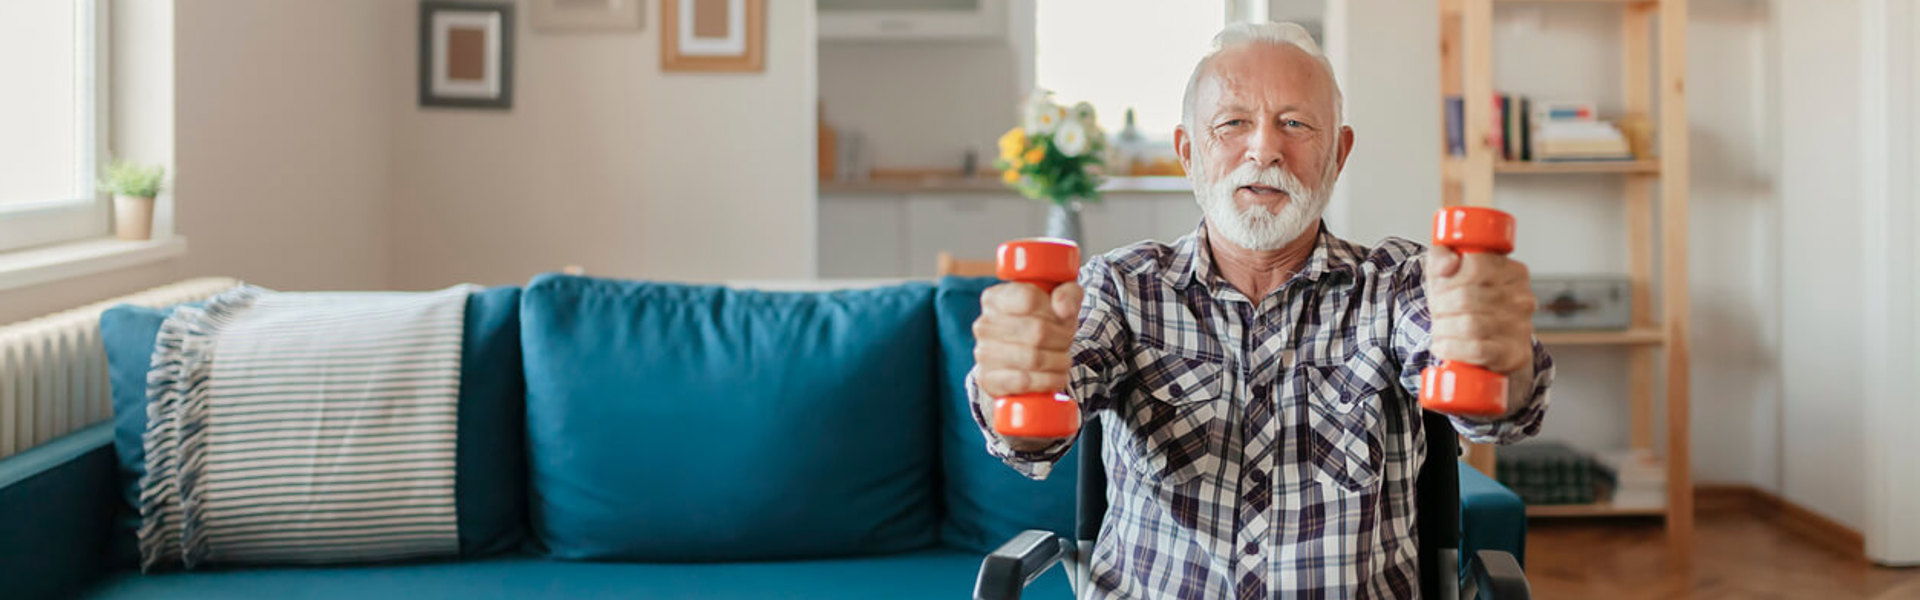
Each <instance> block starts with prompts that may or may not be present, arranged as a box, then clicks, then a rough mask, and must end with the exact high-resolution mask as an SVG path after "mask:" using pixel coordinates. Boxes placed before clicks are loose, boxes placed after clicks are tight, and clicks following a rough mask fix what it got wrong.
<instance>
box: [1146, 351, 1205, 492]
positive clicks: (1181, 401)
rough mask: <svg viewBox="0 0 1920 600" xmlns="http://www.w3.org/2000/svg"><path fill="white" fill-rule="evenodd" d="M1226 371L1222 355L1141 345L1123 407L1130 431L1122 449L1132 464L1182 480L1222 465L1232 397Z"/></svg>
mask: <svg viewBox="0 0 1920 600" xmlns="http://www.w3.org/2000/svg"><path fill="white" fill-rule="evenodd" d="M1224 372H1225V368H1224V367H1223V366H1222V365H1221V364H1220V363H1219V361H1213V360H1206V359H1202V358H1196V357H1191V356H1186V355H1183V354H1179V353H1176V352H1170V351H1166V350H1159V349H1154V348H1140V349H1139V351H1138V353H1137V354H1136V355H1135V357H1134V364H1133V373H1134V374H1133V384H1134V390H1135V393H1134V394H1131V395H1130V396H1131V398H1130V400H1131V401H1130V402H1128V403H1127V406H1126V409H1125V410H1124V411H1123V415H1124V419H1125V421H1126V425H1127V427H1128V429H1130V430H1131V431H1130V432H1129V435H1127V436H1126V439H1127V443H1126V444H1125V445H1124V446H1123V448H1124V451H1123V452H1121V453H1120V454H1121V458H1122V459H1123V460H1125V461H1126V462H1127V463H1128V465H1127V466H1128V467H1129V468H1130V470H1132V471H1133V472H1135V473H1140V474H1142V475H1145V476H1146V477H1147V478H1149V479H1150V480H1153V481H1157V482H1160V483H1162V484H1165V485H1176V486H1177V485H1180V484H1184V483H1187V482H1189V481H1192V480H1193V479H1194V478H1195V477H1198V476H1200V475H1203V474H1206V473H1211V472H1215V471H1217V470H1218V469H1219V467H1220V450H1221V448H1222V447H1223V446H1224V444H1225V438H1226V431H1227V426H1226V419H1227V409H1228V406H1227V402H1228V401H1229V399H1228V398H1227V394H1225V393H1224V390H1225V388H1226V380H1225V375H1224Z"/></svg>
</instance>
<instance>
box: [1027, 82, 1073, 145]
mask: <svg viewBox="0 0 1920 600" xmlns="http://www.w3.org/2000/svg"><path fill="white" fill-rule="evenodd" d="M1052 95H1053V94H1052V93H1051V92H1048V91H1046V90H1041V89H1035V90H1033V95H1032V96H1028V97H1027V104H1026V106H1025V107H1024V111H1023V114H1022V117H1023V121H1024V123H1022V125H1023V126H1025V127H1026V129H1027V135H1046V134H1049V133H1053V129H1054V128H1055V127H1059V126H1060V122H1061V121H1064V120H1066V118H1067V109H1065V108H1062V107H1061V106H1060V105H1058V104H1054V103H1053V99H1052Z"/></svg>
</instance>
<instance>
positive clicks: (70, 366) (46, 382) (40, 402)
mask: <svg viewBox="0 0 1920 600" xmlns="http://www.w3.org/2000/svg"><path fill="white" fill-rule="evenodd" d="M239 283H240V282H239V281H236V280H233V279H229V278H225V277H208V278H202V279H192V280H188V281H182V282H179V283H175V284H171V285H165V286H161V287H157V288H153V289H150V290H147V291H144V292H139V293H135V294H131V295H127V296H122V297H119V298H114V299H111V300H107V301H104V302H98V303H94V304H90V305H87V306H82V307H80V308H76V309H72V310H67V311H62V312H58V313H54V314H51V315H47V316H45V317H40V318H38V319H33V320H30V321H21V322H19V323H14V324H11V325H5V326H0V458H6V457H8V456H12V455H13V454H14V453H16V452H19V451H21V450H25V449H27V448H31V447H33V446H34V445H37V444H40V443H42V442H45V441H47V440H51V439H53V438H56V437H59V436H61V435H65V434H67V433H69V432H72V431H74V430H76V429H80V428H82V427H86V426H88V425H92V424H94V423H98V422H100V421H104V420H106V419H107V418H109V417H111V416H113V399H112V397H111V395H110V392H109V391H108V384H107V351H106V349H105V347H103V346H101V345H100V313H102V312H106V310H107V309H109V308H113V307H114V306H116V305H120V304H138V305H142V306H167V305H171V304H179V303H181V302H193V301H196V300H204V299H207V298H209V297H212V296H213V295H214V294H218V293H220V292H222V291H225V290H227V289H230V288H232V287H234V286H236V285H239Z"/></svg>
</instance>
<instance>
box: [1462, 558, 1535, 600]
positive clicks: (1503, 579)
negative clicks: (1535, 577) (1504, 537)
mask: <svg viewBox="0 0 1920 600" xmlns="http://www.w3.org/2000/svg"><path fill="white" fill-rule="evenodd" d="M1473 582H1474V584H1475V587H1477V588H1479V590H1480V597H1481V598H1487V599H1489V600H1531V599H1532V598H1533V590H1532V588H1531V587H1529V586H1528V585H1527V574H1526V573H1523V572H1521V571H1520V563H1519V561H1516V560H1514V559H1513V555H1512V554H1508V553H1505V552H1501V551H1499V550H1481V551H1480V552H1479V553H1478V554H1476V555H1475V556H1474V560H1473Z"/></svg>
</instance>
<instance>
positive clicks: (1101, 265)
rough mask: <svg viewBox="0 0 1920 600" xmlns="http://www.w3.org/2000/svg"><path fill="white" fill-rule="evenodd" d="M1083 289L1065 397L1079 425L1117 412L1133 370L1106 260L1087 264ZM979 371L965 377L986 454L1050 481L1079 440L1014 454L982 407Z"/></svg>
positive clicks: (1116, 286)
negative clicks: (1122, 386) (1076, 409)
mask: <svg viewBox="0 0 1920 600" xmlns="http://www.w3.org/2000/svg"><path fill="white" fill-rule="evenodd" d="M1080 285H1081V286H1082V287H1083V288H1085V289H1086V295H1085V296H1084V297H1083V298H1082V300H1081V302H1080V326H1079V328H1078V329H1077V330H1076V331H1075V333H1074V336H1073V346H1072V349H1071V351H1070V352H1071V354H1072V358H1073V364H1072V366H1071V367H1068V371H1067V373H1068V380H1069V383H1068V385H1069V388H1068V390H1067V395H1068V396H1071V397H1072V398H1073V399H1074V400H1075V401H1076V402H1079V403H1080V420H1081V424H1082V425H1083V426H1084V425H1085V423H1086V421H1088V420H1090V419H1093V418H1095V417H1094V413H1095V412H1097V411H1100V410H1103V409H1106V408H1108V407H1111V406H1113V394H1115V393H1118V389H1117V388H1118V383H1119V382H1121V381H1124V380H1125V379H1126V376H1127V370H1128V368H1129V366H1130V365H1128V363H1127V361H1125V360H1123V357H1124V356H1126V354H1127V353H1126V348H1128V347H1130V344H1131V343H1132V337H1131V336H1130V335H1129V334H1128V332H1127V327H1126V321H1125V319H1124V315H1125V313H1124V312H1123V308H1122V307H1123V306H1124V304H1123V302H1124V297H1123V296H1122V295H1121V291H1120V290H1121V288H1120V286H1119V284H1118V280H1117V278H1116V277H1115V276H1114V272H1113V268H1112V267H1111V266H1110V265H1108V264H1107V263H1106V262H1105V261H1102V260H1097V259H1096V260H1093V261H1089V262H1088V263H1087V264H1086V265H1085V266H1083V267H1081V269H1080ZM979 372H980V368H979V367H978V366H975V367H974V368H973V370H971V371H968V372H967V398H969V399H970V400H971V401H972V402H971V406H972V409H973V421H974V424H976V425H978V426H979V427H980V432H981V433H982V434H985V436H986V438H987V453H988V454H992V455H993V456H995V457H997V458H999V459H1000V460H1001V461H1002V462H1005V463H1006V464H1007V466H1009V467H1012V468H1013V470H1014V471H1017V472H1019V473H1020V474H1021V475H1025V476H1027V477H1028V478H1030V479H1046V478H1047V474H1049V473H1051V472H1053V465H1054V463H1057V462H1059V461H1060V458H1061V457H1064V456H1066V454H1067V451H1068V450H1071V449H1072V448H1073V444H1074V441H1075V438H1066V439H1062V440H1059V441H1056V442H1054V443H1053V444H1050V445H1048V446H1047V447H1046V448H1042V449H1040V450H1037V451H1019V450H1014V449H1013V448H1012V447H1011V446H1008V445H1007V441H1006V439H1005V438H1002V437H1000V434H999V433H998V432H995V431H994V430H993V426H992V424H990V423H989V422H988V421H987V416H986V413H985V411H983V410H982V409H981V407H982V406H983V404H982V403H985V402H992V401H993V399H991V398H988V397H986V396H985V395H983V394H981V393H980V387H979V385H978V384H977V383H976V382H975V377H976V376H977V375H978V374H979Z"/></svg>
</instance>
